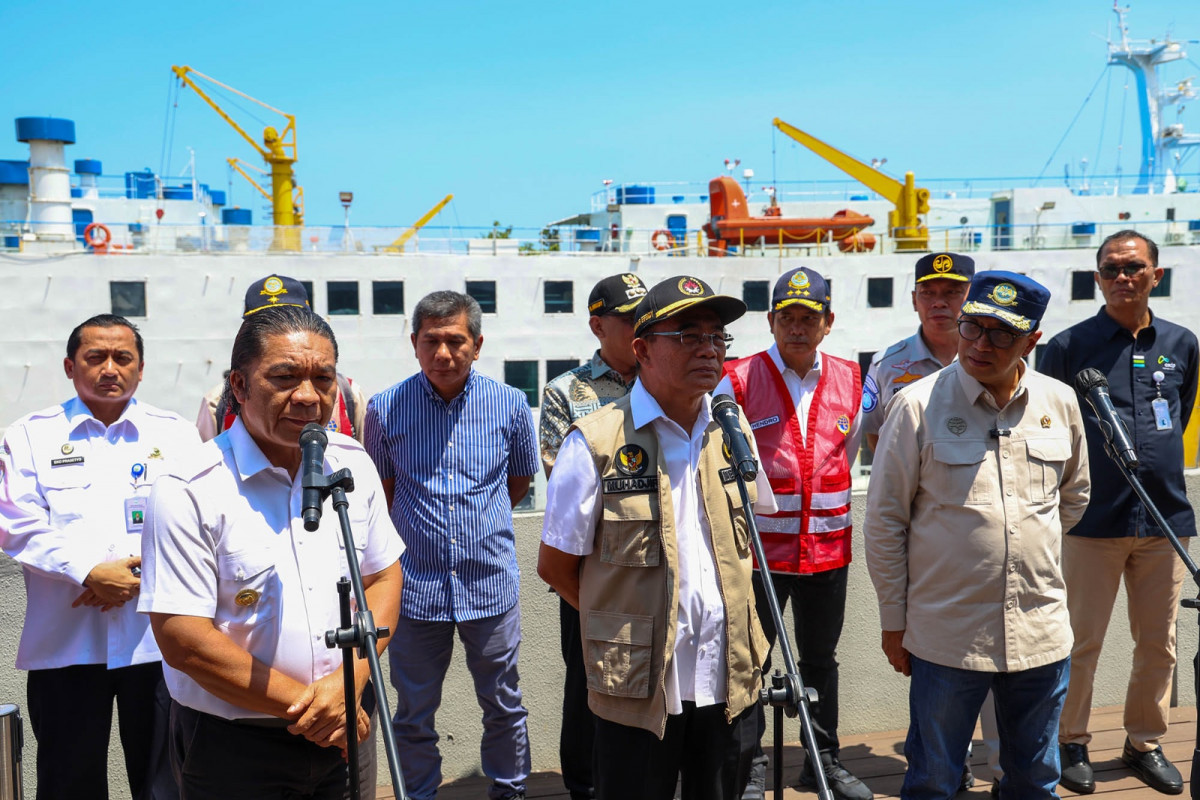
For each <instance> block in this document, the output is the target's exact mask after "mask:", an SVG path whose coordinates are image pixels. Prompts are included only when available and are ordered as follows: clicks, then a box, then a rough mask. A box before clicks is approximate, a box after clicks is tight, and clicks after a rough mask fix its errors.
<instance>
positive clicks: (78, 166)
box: [75, 158, 102, 175]
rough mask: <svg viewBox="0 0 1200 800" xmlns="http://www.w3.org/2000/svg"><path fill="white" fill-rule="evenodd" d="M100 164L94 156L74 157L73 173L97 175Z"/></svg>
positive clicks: (100, 167)
mask: <svg viewBox="0 0 1200 800" xmlns="http://www.w3.org/2000/svg"><path fill="white" fill-rule="evenodd" d="M101 169H102V165H101V164H100V161H99V159H95V158H77V159H75V174H76V175H99V174H101V172H100V170H101Z"/></svg>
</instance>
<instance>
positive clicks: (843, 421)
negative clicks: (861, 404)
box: [837, 414, 850, 436]
mask: <svg viewBox="0 0 1200 800" xmlns="http://www.w3.org/2000/svg"><path fill="white" fill-rule="evenodd" d="M837 429H838V430H839V431H840V432H841V434H842V436H845V435H846V434H847V433H849V432H850V417H848V416H846V415H845V414H842V415H841V416H840V417H838V418H837Z"/></svg>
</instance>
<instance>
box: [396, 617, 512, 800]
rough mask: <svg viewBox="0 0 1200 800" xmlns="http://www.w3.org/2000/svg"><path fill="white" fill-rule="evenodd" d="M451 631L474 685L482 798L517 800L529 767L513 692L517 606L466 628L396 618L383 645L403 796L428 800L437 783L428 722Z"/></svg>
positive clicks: (438, 695)
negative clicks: (485, 783) (486, 781)
mask: <svg viewBox="0 0 1200 800" xmlns="http://www.w3.org/2000/svg"><path fill="white" fill-rule="evenodd" d="M456 629H457V631H458V637H459V639H461V640H462V643H463V649H464V650H465V651H466V657H467V668H468V670H470V672H471V677H472V679H473V680H474V683H475V697H476V699H477V700H478V701H479V707H480V708H481V709H483V741H482V742H480V745H479V755H480V766H481V767H482V768H483V774H485V775H487V776H488V777H489V778H491V779H492V785H491V787H490V788H489V789H488V797H489V798H490V800H504V799H505V798H509V797H512V796H514V795H523V794H524V793H525V779H526V778H528V777H529V767H530V760H529V736H528V733H527V731H526V726H525V717H526V712H525V707H524V706H523V705H522V704H521V690H520V689H518V688H517V653H518V650H519V647H520V644H521V609H520V605H515V606H513V607H512V608H511V609H509V610H508V611H507V612H505V613H503V614H500V615H498V616H495V617H485V618H483V619H477V620H471V621H470V622H423V621H420V620H414V619H408V618H406V617H404V616H401V617H400V620H399V621H398V622H397V624H396V632H395V633H394V634H392V638H391V641H390V642H388V659H389V661H390V663H391V678H392V686H394V687H396V713H395V714H394V715H393V717H392V730H393V731H395V733H396V746H397V748H398V749H399V751H400V767H401V769H402V770H403V773H404V785H405V788H406V789H407V790H408V795H409V797H411V798H413V800H430V799H431V798H433V797H434V796H435V795H436V794H437V790H438V785H439V784H440V783H441V782H442V757H441V755H440V754H439V753H438V748H437V742H438V734H437V731H436V730H435V729H434V716H435V714H436V712H437V710H438V706H439V705H441V702H442V682H443V680H444V679H445V677H446V670H447V668H449V666H450V654H451V652H452V651H453V649H454V632H455V630H456Z"/></svg>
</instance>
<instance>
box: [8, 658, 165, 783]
mask: <svg viewBox="0 0 1200 800" xmlns="http://www.w3.org/2000/svg"><path fill="white" fill-rule="evenodd" d="M26 693H27V696H28V699H29V725H30V728H32V730H33V735H34V738H36V739H37V743H38V755H37V800H78V798H82V797H86V798H89V800H107V798H108V740H109V735H110V734H111V732H112V710H113V701H114V700H116V703H117V729H118V732H119V734H120V737H121V747H122V749H123V750H124V752H125V775H126V778H127V779H128V780H129V791H130V794H131V795H132V796H133V798H134V800H175V798H178V797H179V792H178V790H177V789H176V788H175V779H174V777H173V776H172V774H171V768H170V762H169V760H168V758H167V748H166V742H167V717H168V712H169V704H170V697H169V696H168V694H167V687H166V684H164V683H163V676H162V664H160V663H159V662H157V661H156V662H154V663H151V664H137V665H135V666H132V667H120V668H118V669H108V667H106V666H105V665H103V664H79V665H75V666H70V667H59V668H57V669H35V670H30V672H29V675H28V678H27V680H26Z"/></svg>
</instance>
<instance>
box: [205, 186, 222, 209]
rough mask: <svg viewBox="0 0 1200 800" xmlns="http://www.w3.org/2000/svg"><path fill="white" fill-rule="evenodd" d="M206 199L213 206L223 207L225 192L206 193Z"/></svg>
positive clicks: (215, 190) (216, 190)
mask: <svg viewBox="0 0 1200 800" xmlns="http://www.w3.org/2000/svg"><path fill="white" fill-rule="evenodd" d="M208 199H209V200H211V201H212V204H213V205H214V206H223V205H225V192H223V191H221V190H220V189H213V190H212V191H210V192H209V193H208Z"/></svg>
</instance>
